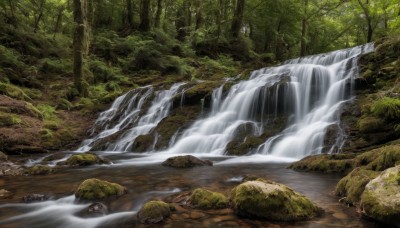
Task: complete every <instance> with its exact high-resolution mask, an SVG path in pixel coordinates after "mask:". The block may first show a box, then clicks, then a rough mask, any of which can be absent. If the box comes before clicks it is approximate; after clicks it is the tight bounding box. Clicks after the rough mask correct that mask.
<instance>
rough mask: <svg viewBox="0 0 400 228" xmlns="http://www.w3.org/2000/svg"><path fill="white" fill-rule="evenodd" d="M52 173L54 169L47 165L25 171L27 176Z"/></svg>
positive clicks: (36, 166)
mask: <svg viewBox="0 0 400 228" xmlns="http://www.w3.org/2000/svg"><path fill="white" fill-rule="evenodd" d="M52 172H54V169H53V168H51V167H50V166H47V165H35V166H32V167H29V168H27V169H26V170H25V174H27V175H47V174H50V173H52Z"/></svg>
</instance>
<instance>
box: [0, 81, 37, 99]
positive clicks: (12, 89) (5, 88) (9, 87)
mask: <svg viewBox="0 0 400 228" xmlns="http://www.w3.org/2000/svg"><path fill="white" fill-rule="evenodd" d="M33 93H34V94H35V92H33ZM0 94H4V95H7V96H9V97H12V98H15V99H18V100H25V101H31V100H32V99H31V98H30V97H29V96H28V95H27V94H26V93H25V92H24V90H22V89H21V88H19V87H18V86H15V85H13V84H10V83H3V82H0Z"/></svg>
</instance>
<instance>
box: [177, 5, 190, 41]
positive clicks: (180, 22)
mask: <svg viewBox="0 0 400 228" xmlns="http://www.w3.org/2000/svg"><path fill="white" fill-rule="evenodd" d="M185 11H186V7H185V3H183V5H181V6H180V7H179V9H178V11H176V21H175V26H176V31H177V32H178V35H177V37H176V39H178V40H179V41H182V42H183V41H185V38H186V35H187V32H186V26H187V23H186V17H185Z"/></svg>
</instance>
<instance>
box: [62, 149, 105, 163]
mask: <svg viewBox="0 0 400 228" xmlns="http://www.w3.org/2000/svg"><path fill="white" fill-rule="evenodd" d="M61 164H65V165H69V166H89V165H99V164H110V161H109V160H108V159H106V158H103V157H100V156H98V155H96V154H94V153H89V152H88V153H82V154H75V155H72V156H71V157H70V158H68V159H67V160H66V161H65V162H61Z"/></svg>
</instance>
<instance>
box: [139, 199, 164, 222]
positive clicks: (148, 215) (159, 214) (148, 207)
mask: <svg viewBox="0 0 400 228" xmlns="http://www.w3.org/2000/svg"><path fill="white" fill-rule="evenodd" d="M170 214H171V209H170V206H169V205H168V204H167V203H165V202H163V201H150V202H147V203H145V204H144V205H143V207H142V208H141V209H140V211H139V212H138V215H137V216H138V219H139V220H140V222H141V223H159V222H162V221H163V220H164V219H166V218H167V217H169V216H170Z"/></svg>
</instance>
